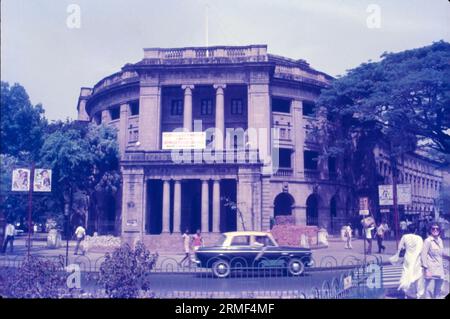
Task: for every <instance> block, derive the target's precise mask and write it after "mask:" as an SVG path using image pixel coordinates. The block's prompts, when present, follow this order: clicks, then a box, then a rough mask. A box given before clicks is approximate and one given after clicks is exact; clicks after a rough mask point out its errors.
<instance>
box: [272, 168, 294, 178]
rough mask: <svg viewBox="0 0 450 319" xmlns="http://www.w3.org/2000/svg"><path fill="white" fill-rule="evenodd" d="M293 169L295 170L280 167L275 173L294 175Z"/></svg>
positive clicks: (277, 174) (276, 174)
mask: <svg viewBox="0 0 450 319" xmlns="http://www.w3.org/2000/svg"><path fill="white" fill-rule="evenodd" d="M293 171H294V170H293V169H292V168H287V167H280V168H278V171H277V172H276V173H275V174H274V175H275V176H280V177H287V176H292V174H293Z"/></svg>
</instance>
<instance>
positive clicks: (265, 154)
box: [247, 72, 272, 174]
mask: <svg viewBox="0 0 450 319" xmlns="http://www.w3.org/2000/svg"><path fill="white" fill-rule="evenodd" d="M247 93H248V114H251V116H250V115H249V116H248V128H249V129H250V128H252V129H256V130H258V151H259V158H260V159H261V161H263V163H264V167H263V171H262V172H263V174H271V173H272V167H271V166H272V164H271V140H272V136H271V127H272V118H271V116H272V112H271V109H270V89H269V75H268V73H258V72H256V73H255V74H254V73H253V72H251V74H250V83H249V84H248V89H247Z"/></svg>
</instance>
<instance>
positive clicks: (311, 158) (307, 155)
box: [304, 151, 319, 170]
mask: <svg viewBox="0 0 450 319" xmlns="http://www.w3.org/2000/svg"><path fill="white" fill-rule="evenodd" d="M304 159H305V169H311V170H317V162H318V160H319V153H318V152H315V151H305V152H304Z"/></svg>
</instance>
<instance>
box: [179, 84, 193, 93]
mask: <svg viewBox="0 0 450 319" xmlns="http://www.w3.org/2000/svg"><path fill="white" fill-rule="evenodd" d="M181 88H182V89H183V90H185V92H186V91H187V90H186V89H190V90H193V89H194V88H195V85H193V84H183V85H181Z"/></svg>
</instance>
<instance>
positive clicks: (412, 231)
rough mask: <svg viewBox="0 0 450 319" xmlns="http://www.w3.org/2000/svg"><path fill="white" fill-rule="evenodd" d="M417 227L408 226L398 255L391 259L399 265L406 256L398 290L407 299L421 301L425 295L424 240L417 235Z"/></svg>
mask: <svg viewBox="0 0 450 319" xmlns="http://www.w3.org/2000/svg"><path fill="white" fill-rule="evenodd" d="M416 232H417V227H416V225H414V224H411V225H409V226H408V229H407V231H406V234H405V235H403V236H402V238H401V239H400V243H399V245H398V250H397V253H396V254H395V255H394V256H392V257H391V258H389V260H390V262H391V263H397V262H398V261H399V258H400V257H401V255H403V254H404V259H403V270H402V276H401V278H400V282H399V286H398V290H402V291H403V292H404V294H405V298H416V299H419V298H421V297H422V295H423V293H424V287H423V284H424V283H423V270H422V261H421V255H422V248H423V239H422V237H420V236H419V235H416Z"/></svg>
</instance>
